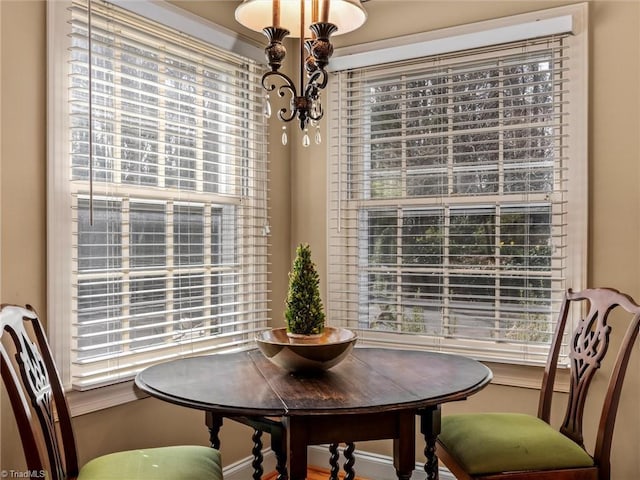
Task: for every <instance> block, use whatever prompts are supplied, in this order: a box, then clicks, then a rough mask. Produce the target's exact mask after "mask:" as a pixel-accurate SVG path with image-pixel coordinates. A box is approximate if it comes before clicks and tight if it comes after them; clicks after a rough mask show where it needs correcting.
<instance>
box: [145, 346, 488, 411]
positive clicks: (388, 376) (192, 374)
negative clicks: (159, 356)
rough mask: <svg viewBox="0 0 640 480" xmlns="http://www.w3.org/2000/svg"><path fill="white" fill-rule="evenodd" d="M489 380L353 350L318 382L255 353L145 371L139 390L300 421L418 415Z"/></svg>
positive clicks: (467, 362)
mask: <svg viewBox="0 0 640 480" xmlns="http://www.w3.org/2000/svg"><path fill="white" fill-rule="evenodd" d="M491 378H492V373H491V370H489V368H487V367H486V366H484V365H483V364H481V363H479V362H477V361H475V360H472V359H470V358H467V357H463V356H460V355H449V354H444V353H434V352H423V351H413V350H395V349H382V348H362V347H358V348H355V349H354V350H353V351H352V353H351V354H350V355H349V357H347V358H346V359H345V360H344V361H343V362H342V363H340V364H339V365H337V366H335V367H334V368H332V369H331V370H329V371H326V372H323V373H321V374H318V375H314V376H304V375H295V374H291V373H288V372H286V371H285V370H282V369H281V368H279V367H277V366H276V365H274V364H272V363H271V362H270V361H269V360H267V359H266V358H265V357H264V356H263V355H262V353H260V352H259V351H258V350H250V351H246V352H239V353H231V354H216V355H208V356H200V357H190V358H184V359H179V360H173V361H170V362H166V363H162V364H159V365H155V366H152V367H149V368H147V369H145V370H144V371H142V372H140V373H139V374H138V376H137V377H136V385H137V386H138V387H139V388H140V389H142V390H143V391H145V392H147V393H149V394H150V395H152V396H154V397H157V398H160V399H162V400H165V401H168V402H171V403H175V404H178V405H182V406H186V407H190V408H197V409H201V410H207V411H212V412H216V413H218V414H222V415H228V416H234V415H235V416H245V415H261V416H297V415H325V414H331V415H335V414H341V413H344V414H352V413H375V412H379V411H393V410H407V409H413V408H415V409H421V408H426V407H430V406H434V405H438V404H441V403H444V402H449V401H454V400H462V399H464V398H466V397H467V396H469V395H470V394H472V393H475V392H477V391H479V390H481V389H482V388H483V387H484V386H486V385H487V384H488V383H489V382H490V381H491Z"/></svg>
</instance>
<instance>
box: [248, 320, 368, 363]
mask: <svg viewBox="0 0 640 480" xmlns="http://www.w3.org/2000/svg"><path fill="white" fill-rule="evenodd" d="M357 339H358V336H357V335H356V334H355V333H354V332H352V331H351V330H347V329H346V328H334V327H325V328H324V332H322V334H320V335H314V336H309V337H303V338H300V337H296V338H291V337H289V336H288V335H287V329H286V328H274V329H273V330H265V331H263V332H260V333H259V334H258V335H256V343H257V344H258V348H259V349H260V351H261V352H262V353H263V354H264V356H265V357H267V358H268V359H269V360H271V361H272V362H273V363H274V364H276V365H278V366H279V367H281V368H283V369H285V370H287V371H289V372H312V371H322V370H328V369H330V368H331V367H334V366H335V365H337V364H338V363H340V362H341V361H342V360H344V359H345V358H346V357H347V355H349V353H350V352H351V350H352V349H353V346H354V344H355V343H356V340H357Z"/></svg>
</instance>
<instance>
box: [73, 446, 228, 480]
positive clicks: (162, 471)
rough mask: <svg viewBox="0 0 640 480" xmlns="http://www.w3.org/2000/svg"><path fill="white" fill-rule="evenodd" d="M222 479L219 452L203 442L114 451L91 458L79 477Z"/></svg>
mask: <svg viewBox="0 0 640 480" xmlns="http://www.w3.org/2000/svg"><path fill="white" fill-rule="evenodd" d="M125 479H126V480H222V466H221V462H220V452H219V451H218V450H215V449H213V448H209V447H201V446H177V447H161V448H149V449H145V450H131V451H126V452H118V453H112V454H109V455H104V456H102V457H98V458H96V459H94V460H91V461H90V462H88V463H87V464H86V465H85V466H83V467H82V468H81V469H80V475H79V476H78V480H125Z"/></svg>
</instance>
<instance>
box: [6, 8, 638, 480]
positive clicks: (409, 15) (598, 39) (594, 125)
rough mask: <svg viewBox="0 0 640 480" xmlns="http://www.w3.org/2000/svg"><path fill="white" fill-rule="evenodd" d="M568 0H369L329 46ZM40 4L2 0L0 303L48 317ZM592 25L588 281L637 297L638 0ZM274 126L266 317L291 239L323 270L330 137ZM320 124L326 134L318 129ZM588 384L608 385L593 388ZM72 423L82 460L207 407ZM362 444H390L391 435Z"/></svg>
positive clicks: (470, 405) (190, 437) (132, 443)
mask: <svg viewBox="0 0 640 480" xmlns="http://www.w3.org/2000/svg"><path fill="white" fill-rule="evenodd" d="M175 3H177V4H179V5H182V6H184V7H186V8H189V9H190V10H192V11H194V12H195V13H198V14H201V15H206V16H208V17H210V18H212V19H217V20H218V21H219V22H220V23H222V24H224V25H225V26H227V27H228V28H234V22H233V20H232V19H231V17H232V12H233V8H234V7H235V5H236V4H237V2H224V1H215V2H213V1H212V2H203V1H193V2H179V1H178V2H175ZM567 3H571V2H566V1H561V2H547V1H534V0H530V1H524V0H513V1H507V0H503V1H493V2H484V1H477V0H476V1H466V2H461V1H452V0H450V1H442V2H436V1H429V0H423V1H419V0H414V1H398V0H394V1H389V0H386V1H385V0H373V1H371V2H369V3H367V5H366V8H367V10H368V11H369V20H368V22H367V24H365V26H364V27H363V28H362V29H361V30H359V31H356V32H354V33H352V34H349V35H347V36H344V37H337V38H336V44H337V45H345V44H349V43H359V42H364V41H371V40H376V39H380V38H388V37H394V36H398V35H402V34H408V33H416V32H420V31H426V30H431V29H435V28H442V27H446V26H450V25H457V24H463V23H468V22H473V21H478V20H485V19H489V18H494V17H499V16H504V15H510V14H515V13H522V12H526V11H531V10H538V9H541V8H547V7H551V6H557V5H562V4H567ZM45 10H46V8H45V4H44V2H43V1H11V0H0V21H1V28H0V47H1V49H2V50H1V57H0V62H1V63H0V73H1V75H2V76H1V79H0V88H1V91H0V94H1V99H2V100H1V117H0V126H1V128H2V129H1V131H0V139H1V146H0V172H1V175H0V182H1V183H0V187H1V191H0V221H1V224H0V227H1V230H0V232H1V233H0V260H1V262H0V266H1V267H0V287H1V290H0V301H1V302H10V303H27V302H29V303H32V304H33V305H34V306H35V307H36V308H37V309H38V310H39V311H41V312H43V313H44V312H45V311H46V286H45V278H46V264H45V261H46V259H45V252H46V249H45V241H46V239H45V114H46V110H45V91H46V90H45V73H46V72H45V65H46V39H45ZM589 27H590V37H591V38H590V49H591V50H590V63H591V69H590V73H589V83H590V95H589V108H590V112H589V122H590V132H589V133H590V138H589V151H590V158H589V168H590V175H591V180H590V189H591V190H590V192H591V194H590V203H589V208H590V215H589V218H590V233H589V244H590V248H589V262H588V264H589V284H590V285H593V286H596V285H609V286H615V287H617V288H619V289H621V290H625V291H627V292H629V293H631V294H632V295H633V296H635V297H636V298H640V278H639V277H638V273H637V271H638V267H639V266H640V261H639V260H640V259H639V250H640V249H639V245H640V225H639V220H640V194H639V189H638V187H637V185H638V182H639V180H640V117H639V113H638V112H639V111H640V88H639V85H640V33H639V32H640V3H639V2H637V1H624V2H617V1H609V0H602V1H594V2H590V25H589ZM245 33H246V32H245ZM254 38H259V36H257V37H256V36H255V35H254ZM272 124H273V125H272V130H273V135H272V143H271V146H270V155H271V161H272V162H271V177H272V185H271V191H270V197H271V224H272V232H273V236H272V238H271V243H272V245H273V247H272V253H273V257H272V264H273V276H272V289H273V292H274V293H273V294H272V307H273V310H274V312H273V317H274V323H278V322H279V321H280V320H279V319H280V318H281V317H282V302H283V299H284V292H285V291H286V273H287V271H288V269H289V262H290V259H291V252H292V248H293V246H294V245H295V244H296V243H298V242H300V241H307V242H309V243H311V246H312V248H313V252H314V259H315V260H316V262H317V263H318V266H319V269H320V273H321V275H322V276H323V278H326V275H324V273H325V271H326V269H325V265H326V247H325V245H326V223H325V221H324V219H325V217H326V203H327V198H326V192H327V188H326V181H325V180H326V168H325V167H326V150H325V146H321V147H315V146H313V147H311V148H309V149H302V148H301V147H300V146H299V145H300V142H299V138H298V139H294V141H293V142H292V143H291V149H290V150H289V149H285V148H283V147H282V146H281V145H280V144H279V129H280V126H279V125H277V123H276V122H272ZM325 125H326V124H325ZM323 133H324V134H325V137H326V126H325V127H324V131H323ZM290 156H291V161H290ZM323 291H324V286H323ZM639 367H640V358H638V354H637V353H635V352H634V356H633V357H632V360H631V367H630V371H629V375H628V377H627V383H626V385H625V389H624V392H623V400H622V404H621V407H620V414H619V415H620V417H619V419H620V421H619V422H618V424H617V427H616V434H615V439H614V444H613V451H614V453H613V462H614V467H613V478H614V479H615V480H636V479H638V478H640V409H639V408H638V407H637V398H638V397H639V396H640V374H638V372H639V371H640V369H639ZM596 388H597V389H599V390H602V388H603V387H602V385H599V384H597V385H596ZM536 402H537V392H536V391H534V390H528V389H522V388H514V387H505V386H490V387H488V388H487V389H486V390H485V391H483V392H481V393H480V394H478V395H476V396H475V397H473V398H471V399H470V400H468V401H466V402H460V403H457V404H454V405H447V406H446V408H445V413H446V412H451V411H467V410H492V409H495V408H497V407H501V408H508V409H511V410H517V411H526V412H534V410H535V405H536ZM0 414H1V415H2V421H1V422H0V423H1V428H2V436H1V437H0V438H1V442H0V444H1V448H2V451H1V454H2V455H1V458H2V465H0V467H1V468H13V467H14V466H18V465H19V464H20V463H21V462H22V459H21V453H20V447H19V445H18V442H17V437H16V436H15V427H14V425H13V424H12V420H11V418H12V417H11V414H10V409H9V408H8V405H7V403H6V401H4V400H3V402H2V405H1V410H0ZM595 415H596V413H595V407H594V406H592V405H588V411H587V416H586V419H587V425H586V430H587V434H589V433H593V431H594V430H595V429H596V428H597V426H596V425H595V423H594V417H595ZM556 416H557V415H556ZM159 419H162V421H158V420H159ZM75 424H76V433H77V439H78V443H79V449H80V456H81V461H84V460H86V459H88V458H90V457H92V456H94V455H97V454H101V453H105V452H109V451H113V450H118V449H121V448H134V447H138V446H150V445H157V444H163V443H183V442H188V443H192V442H193V443H205V442H206V432H205V430H204V428H203V424H202V414H200V413H199V412H192V411H188V410H187V409H183V408H180V407H175V406H171V405H167V404H164V403H162V402H158V401H155V400H152V399H145V400H141V401H138V402H134V403H131V404H127V405H123V406H120V407H116V408H113V409H108V410H105V411H103V412H98V413H94V414H89V415H85V416H82V417H78V418H76V419H75ZM222 441H223V455H224V461H225V464H229V463H231V462H233V461H236V460H238V459H240V458H243V457H245V456H247V455H249V453H250V449H251V441H250V432H248V431H247V430H246V429H245V428H244V427H237V426H234V425H233V424H232V423H231V422H228V424H225V427H223V437H222ZM419 444H420V443H419ZM361 447H365V448H367V449H370V450H373V451H379V452H385V453H388V452H389V444H388V442H373V443H369V444H366V445H361ZM420 449H421V447H420Z"/></svg>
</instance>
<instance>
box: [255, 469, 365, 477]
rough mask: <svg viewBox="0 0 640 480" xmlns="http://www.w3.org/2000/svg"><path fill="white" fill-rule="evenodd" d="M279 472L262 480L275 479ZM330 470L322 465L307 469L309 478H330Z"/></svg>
mask: <svg viewBox="0 0 640 480" xmlns="http://www.w3.org/2000/svg"><path fill="white" fill-rule="evenodd" d="M277 476H278V474H277V472H273V473H270V474H268V475H265V476H264V477H262V480H275V479H276V478H277ZM339 477H340V479H343V478H344V472H340V474H339ZM328 478H329V470H327V469H326V468H320V467H309V470H308V471H307V480H328ZM355 480H367V479H366V478H362V477H356V478H355Z"/></svg>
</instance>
